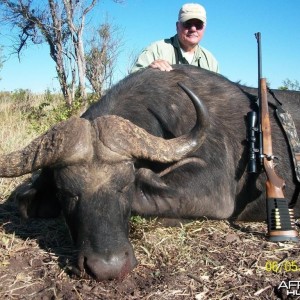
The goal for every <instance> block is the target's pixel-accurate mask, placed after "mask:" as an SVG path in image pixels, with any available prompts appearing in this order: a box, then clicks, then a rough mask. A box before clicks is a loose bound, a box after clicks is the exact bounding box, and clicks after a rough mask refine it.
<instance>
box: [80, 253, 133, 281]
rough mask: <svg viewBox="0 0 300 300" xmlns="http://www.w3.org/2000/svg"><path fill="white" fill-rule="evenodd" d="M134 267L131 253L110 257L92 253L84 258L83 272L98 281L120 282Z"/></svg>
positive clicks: (114, 254)
mask: <svg viewBox="0 0 300 300" xmlns="http://www.w3.org/2000/svg"><path fill="white" fill-rule="evenodd" d="M136 265H137V260H136V258H135V256H134V254H133V251H125V252H122V253H118V254H116V253H113V254H111V255H108V254H106V255H99V254H95V253H92V254H88V255H85V257H84V269H85V271H86V272H87V273H88V274H89V275H91V276H92V277H94V278H95V279H96V280H98V281H105V280H112V279H118V280H122V279H123V278H124V277H125V275H127V274H128V273H129V272H131V271H132V270H133V268H134V267H135V266H136Z"/></svg>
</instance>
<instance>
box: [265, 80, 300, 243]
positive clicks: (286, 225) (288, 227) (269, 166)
mask: <svg viewBox="0 0 300 300" xmlns="http://www.w3.org/2000/svg"><path fill="white" fill-rule="evenodd" d="M259 91H260V95H259V98H260V108H261V130H262V143H263V147H262V148H263V166H264V169H265V172H266V176H267V181H266V197H267V217H268V237H269V239H270V240H271V241H274V242H279V241H294V242H298V241H299V240H298V233H297V231H296V230H295V229H294V227H293V225H292V219H294V212H293V209H289V207H288V201H287V200H286V199H285V197H284V192H283V190H284V187H285V182H284V180H283V179H282V178H280V177H279V176H278V175H277V174H276V172H275V170H274V161H273V160H274V156H273V150H272V135H271V122H270V117H269V109H268V99H267V84H266V79H265V78H261V79H260V89H259Z"/></svg>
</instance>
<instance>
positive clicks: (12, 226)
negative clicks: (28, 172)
mask: <svg viewBox="0 0 300 300" xmlns="http://www.w3.org/2000/svg"><path fill="white" fill-rule="evenodd" d="M0 114H1V119H0V120H1V121H0V122H1V129H0V137H1V143H0V145H1V146H0V147H1V148H0V151H1V152H2V153H3V152H6V151H11V150H13V149H16V148H19V147H20V146H23V145H25V144H27V143H28V142H29V141H30V140H31V139H32V138H33V136H34V134H32V132H31V133H30V134H29V135H28V132H29V131H30V130H28V128H29V125H28V123H27V120H26V119H25V118H24V116H23V115H22V114H20V113H18V112H17V111H14V113H13V114H12V113H11V110H10V107H9V103H7V102H5V101H2V102H0ZM8 123H9V124H11V126H10V127H9V126H7V124H8ZM24 180H25V177H23V178H17V179H3V178H2V179H0V299H44V300H46V299H68V300H69V299H84V300H86V299H172V300H174V299H197V300H201V299H209V300H216V299H297V297H293V298H291V297H290V296H287V295H286V291H284V290H278V288H277V287H278V285H279V284H280V282H281V281H282V280H285V281H288V280H299V278H300V277H299V271H298V270H297V271H296V270H292V269H291V264H292V263H293V262H295V263H296V264H297V265H298V267H299V269H300V259H299V245H297V244H280V243H277V244H274V243H270V242H268V241H267V240H266V239H265V230H266V224H264V223H230V222H227V221H209V220H201V221H200V220H197V221H193V222H190V223H185V224H181V225H180V226H178V227H163V226H161V225H160V224H159V222H158V221H157V220H145V219H141V218H135V219H134V220H133V221H132V223H131V231H130V239H131V241H132V243H133V246H134V249H135V253H136V256H137V259H138V261H139V265H138V266H137V267H136V268H135V269H134V271H133V272H132V273H131V274H130V275H128V276H127V277H126V278H125V279H124V280H123V281H122V282H115V281H111V282H104V283H97V282H95V281H93V280H89V279H79V278H76V276H74V275H71V273H70V270H71V268H72V264H73V260H74V249H73V247H72V244H71V241H70V239H69V236H68V232H67V229H66V227H65V225H64V221H63V219H62V218H59V219H50V220H39V219H35V220H29V221H27V222H24V221H22V220H20V218H19V216H18V213H17V210H16V204H15V203H14V201H13V197H10V195H11V193H12V192H13V191H14V189H15V188H16V187H17V186H18V185H19V184H20V183H22V182H23V181H24ZM270 262H271V263H272V264H273V265H272V268H271V269H272V270H270V269H269V268H268V267H269V263H270ZM266 266H267V268H266Z"/></svg>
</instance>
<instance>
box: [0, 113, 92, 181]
mask: <svg viewBox="0 0 300 300" xmlns="http://www.w3.org/2000/svg"><path fill="white" fill-rule="evenodd" d="M91 128H92V127H91V124H90V122H89V121H88V120H85V119H81V118H77V117H72V118H70V119H68V120H66V121H63V122H61V123H58V124H57V125H55V126H53V127H52V128H51V129H50V130H49V131H47V132H46V133H45V134H43V135H41V136H39V137H38V138H36V139H35V140H33V141H32V142H31V143H30V144H29V145H28V146H26V147H25V148H23V149H22V150H19V151H15V152H12V153H10V154H7V155H3V156H0V177H16V176H21V175H24V174H27V173H31V172H33V171H36V170H38V169H40V168H43V167H48V166H50V167H51V166H56V165H68V164H74V163H78V162H80V161H85V160H89V159H91V158H92V156H93V144H92V130H91Z"/></svg>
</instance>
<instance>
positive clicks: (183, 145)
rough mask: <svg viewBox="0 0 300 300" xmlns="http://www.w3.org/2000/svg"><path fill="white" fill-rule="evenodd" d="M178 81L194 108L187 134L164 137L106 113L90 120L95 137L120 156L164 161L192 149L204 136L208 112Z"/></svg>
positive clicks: (189, 151) (173, 159)
mask: <svg viewBox="0 0 300 300" xmlns="http://www.w3.org/2000/svg"><path fill="white" fill-rule="evenodd" d="M178 84H179V86H180V87H181V88H182V89H183V90H184V91H185V93H186V94H187V95H188V96H189V98H190V99H191V100H192V102H193V104H194V107H195V110H196V115H197V120H196V124H195V126H194V127H193V128H192V130H191V131H190V132H189V133H187V134H184V135H182V136H180V137H177V138H174V139H170V140H165V139H163V138H160V137H157V136H153V135H151V134H149V133H148V132H147V131H146V130H144V129H143V128H140V127H138V126H136V125H135V124H133V123H132V122H130V121H128V120H125V119H123V118H121V117H119V116H113V115H109V116H103V117H100V118H97V119H96V120H95V121H94V122H95V123H96V126H97V128H98V131H99V132H98V133H99V139H100V140H101V141H102V142H103V143H104V144H105V145H106V146H107V147H108V148H110V149H111V150H112V151H114V152H117V153H119V154H121V155H124V156H127V157H131V158H141V159H148V160H152V161H159V162H164V163H165V162H172V161H178V160H180V159H182V158H183V157H186V156H187V155H188V154H190V153H192V152H193V151H196V150H197V149H198V148H199V147H200V146H201V145H202V143H203V142H204V139H205V136H206V134H205V132H206V129H207V128H208V126H209V116H208V112H207V109H206V107H205V105H204V104H203V102H202V101H201V100H200V99H199V98H198V97H197V96H196V95H195V94H194V93H193V92H192V91H191V90H190V89H189V88H187V87H186V86H184V85H183V84H181V83H178Z"/></svg>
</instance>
